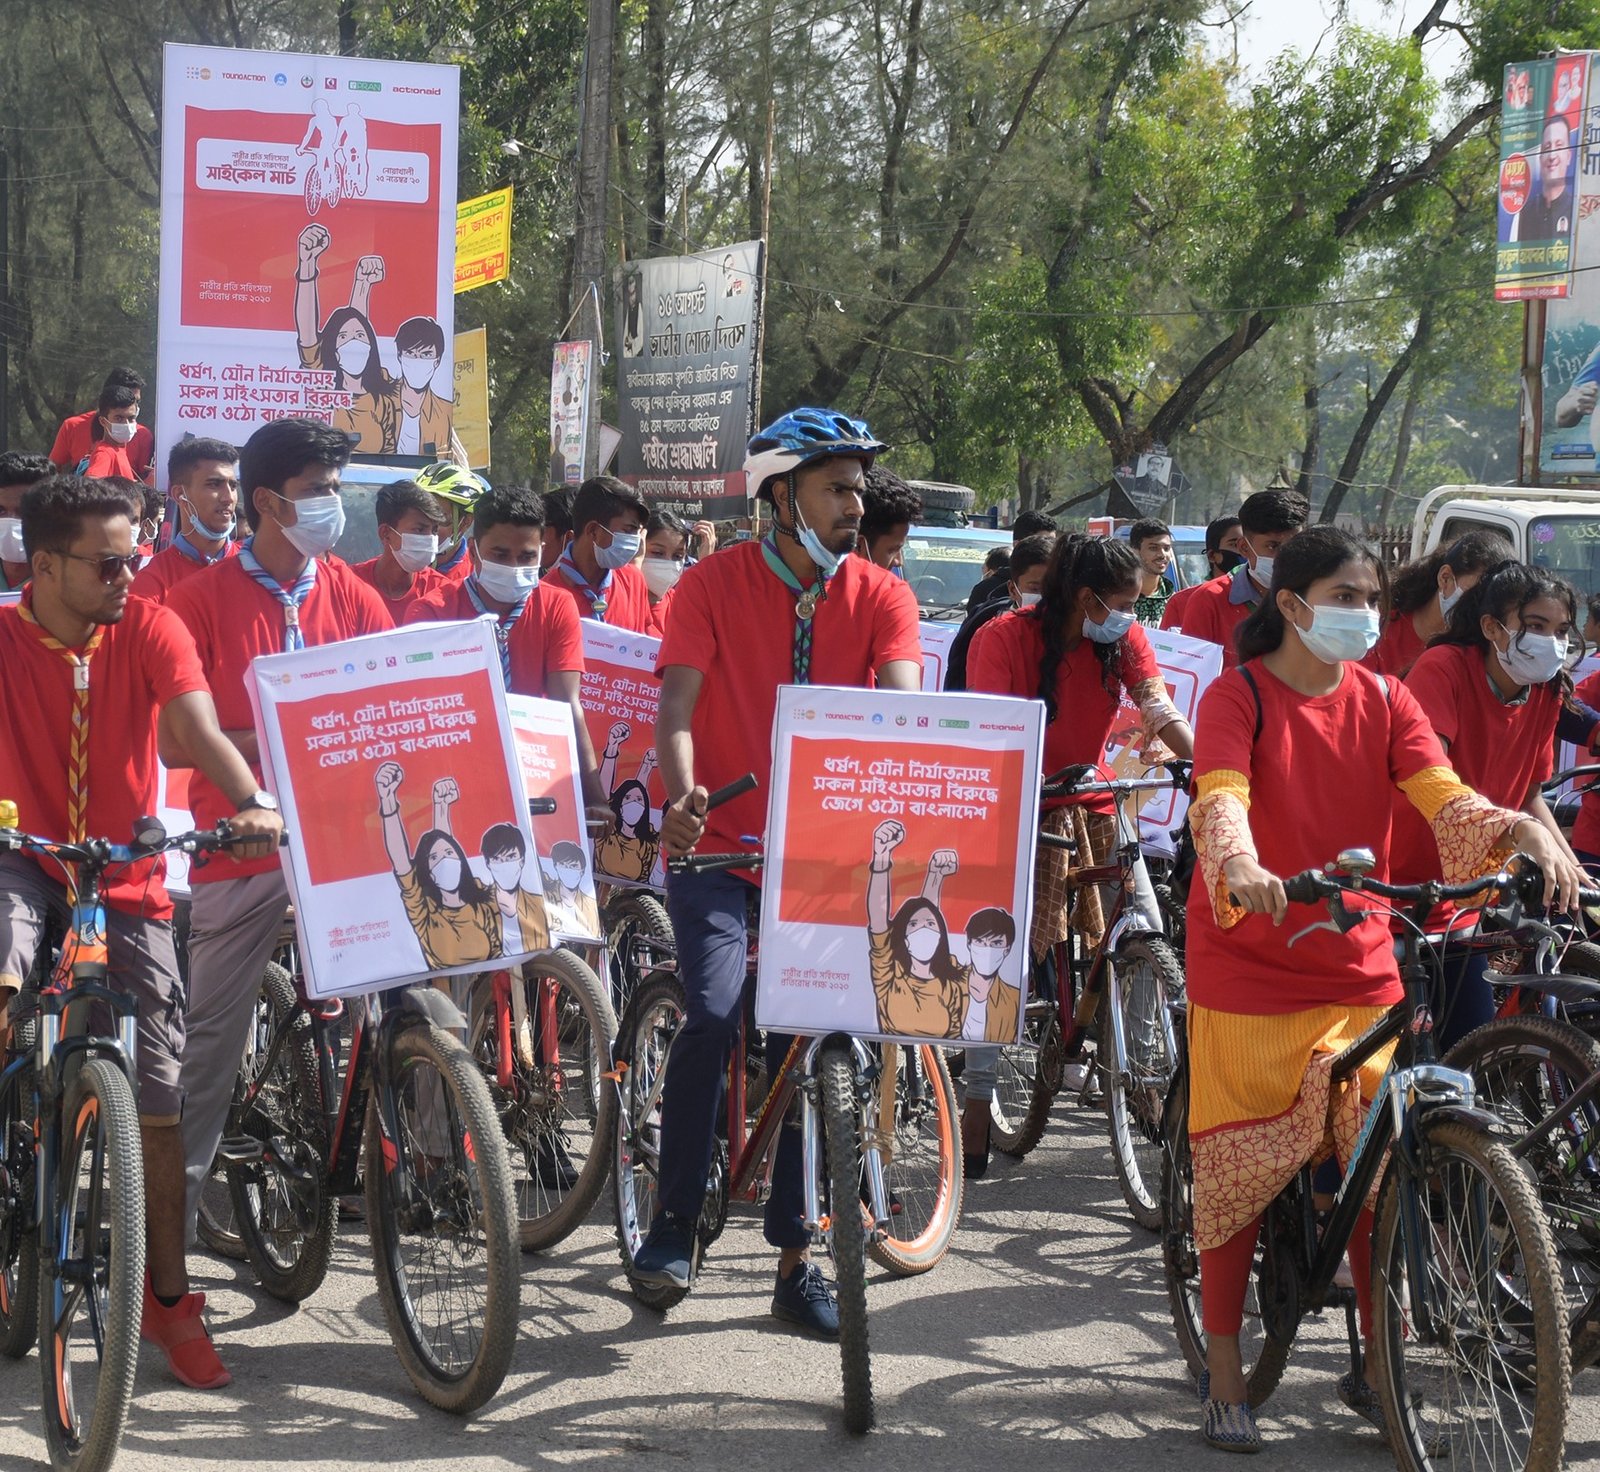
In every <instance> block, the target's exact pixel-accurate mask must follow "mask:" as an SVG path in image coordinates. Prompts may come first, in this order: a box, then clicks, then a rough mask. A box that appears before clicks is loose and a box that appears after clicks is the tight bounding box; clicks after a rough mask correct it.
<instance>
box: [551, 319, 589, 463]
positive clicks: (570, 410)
mask: <svg viewBox="0 0 1600 1472" xmlns="http://www.w3.org/2000/svg"><path fill="white" fill-rule="evenodd" d="M589 354H590V344H589V343H588V342H587V341H579V342H558V343H557V344H556V345H555V350H554V352H553V353H552V354H551V359H550V479H551V480H553V481H555V482H556V483H557V484H558V485H569V486H575V485H580V484H582V482H583V459H584V454H585V452H586V451H587V449H588V446H589Z"/></svg>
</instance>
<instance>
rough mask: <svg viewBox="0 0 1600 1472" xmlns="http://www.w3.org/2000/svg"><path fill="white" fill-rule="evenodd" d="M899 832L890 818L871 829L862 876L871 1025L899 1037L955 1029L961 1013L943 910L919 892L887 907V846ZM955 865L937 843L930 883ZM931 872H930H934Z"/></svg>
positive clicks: (959, 982)
mask: <svg viewBox="0 0 1600 1472" xmlns="http://www.w3.org/2000/svg"><path fill="white" fill-rule="evenodd" d="M905 839H906V830H905V827H904V825H903V824H901V823H897V822H895V821H894V820H893V819H892V818H891V819H889V820H888V821H887V822H883V823H880V824H878V826H877V829H876V830H875V831H874V832H873V835H872V869H871V876H870V877H869V878H868V880H867V943H868V950H869V954H870V956H871V963H872V991H873V994H874V996H875V997H876V999H877V1003H878V1030H879V1031H880V1032H885V1033H897V1034H900V1035H903V1036H906V1037H959V1036H960V1035H961V1024H962V1020H963V1018H964V1016H965V1014H966V983H965V977H964V973H963V971H962V968H961V967H960V966H958V965H957V964H956V960H955V958H954V957H953V956H952V955H951V954H950V932H949V929H948V927H947V926H946V925H945V922H944V916H943V915H942V914H941V913H940V911H939V907H938V905H937V904H935V903H934V901H933V900H931V899H930V898H928V895H927V893H926V892H924V893H923V894H920V895H918V896H917V897H916V898H914V899H909V900H907V901H906V902H905V903H904V904H903V905H901V906H900V908H899V910H898V911H896V912H895V915H894V917H893V919H891V918H890V915H889V906H890V893H889V876H890V870H891V869H892V868H893V867H894V857H893V855H894V851H895V849H897V848H898V847H899V846H900V845H901V844H902V843H904V842H905ZM954 871H955V855H954V854H953V853H951V852H950V851H949V850H947V849H945V850H940V852H939V853H936V854H935V855H934V856H933V859H932V861H931V862H930V864H929V871H928V872H929V884H930V885H932V886H934V887H935V889H936V888H937V880H942V878H943V876H944V875H945V874H947V873H953V872H954ZM936 876H937V878H936Z"/></svg>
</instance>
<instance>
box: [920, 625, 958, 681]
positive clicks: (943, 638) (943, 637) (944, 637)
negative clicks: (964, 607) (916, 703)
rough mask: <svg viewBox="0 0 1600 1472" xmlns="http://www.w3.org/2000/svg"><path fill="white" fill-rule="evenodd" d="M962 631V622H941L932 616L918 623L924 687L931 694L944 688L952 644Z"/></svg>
mask: <svg viewBox="0 0 1600 1472" xmlns="http://www.w3.org/2000/svg"><path fill="white" fill-rule="evenodd" d="M960 632H961V625H960V624H944V623H939V622H938V621H937V620H935V619H931V618H925V619H923V620H922V622H921V623H920V624H918V625H917V633H918V634H919V636H920V637H921V639H922V688H923V689H924V690H926V691H927V692H928V693H929V694H930V695H931V694H932V693H933V692H934V691H937V690H943V689H944V676H945V671H946V670H947V669H949V667H950V646H951V645H952V644H954V643H955V642H956V635H957V634H959V633H960Z"/></svg>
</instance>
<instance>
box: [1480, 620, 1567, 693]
mask: <svg viewBox="0 0 1600 1472" xmlns="http://www.w3.org/2000/svg"><path fill="white" fill-rule="evenodd" d="M1500 627H1501V628H1502V629H1506V626H1505V625H1504V624H1501V625H1500ZM1506 634H1507V636H1508V637H1510V639H1511V642H1510V644H1509V645H1507V647H1506V649H1505V650H1504V652H1502V651H1501V650H1498V649H1497V650H1495V658H1496V659H1498V660H1499V661H1500V668H1501V669H1503V670H1504V671H1505V672H1506V673H1507V674H1508V675H1510V676H1511V678H1512V679H1513V680H1515V681H1516V682H1517V684H1519V685H1543V684H1544V683H1545V682H1546V681H1548V680H1553V679H1555V677H1556V676H1557V675H1559V674H1560V673H1561V671H1562V669H1563V668H1565V666H1566V663H1567V641H1566V640H1565V639H1558V638H1556V636H1555V635H1554V634H1528V633H1522V634H1514V635H1513V634H1512V633H1511V630H1510V629H1506Z"/></svg>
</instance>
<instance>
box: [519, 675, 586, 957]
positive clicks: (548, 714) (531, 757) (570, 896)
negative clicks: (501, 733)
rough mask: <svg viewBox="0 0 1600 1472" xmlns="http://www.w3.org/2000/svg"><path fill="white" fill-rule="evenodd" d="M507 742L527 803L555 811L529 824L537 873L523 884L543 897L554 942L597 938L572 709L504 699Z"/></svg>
mask: <svg viewBox="0 0 1600 1472" xmlns="http://www.w3.org/2000/svg"><path fill="white" fill-rule="evenodd" d="M506 709H507V711H508V712H509V714H510V718H511V737H512V741H513V743H514V744H515V746H516V750H517V764H518V766H519V767H520V768H521V770H522V785H523V790H524V791H525V792H526V793H527V795H528V796H529V797H530V798H554V799H555V804H556V810H555V812H553V813H541V814H539V815H538V816H537V817H535V818H534V819H533V844H534V852H535V853H536V854H537V855H538V859H537V864H536V872H535V871H534V870H530V871H529V872H528V877H527V879H526V880H525V882H526V883H530V884H537V885H538V886H539V887H540V889H541V890H542V891H543V894H544V903H545V914H546V916H547V917H548V920H549V924H550V933H551V935H553V936H554V937H555V938H556V939H557V940H567V941H591V940H598V939H599V937H600V903H599V900H598V899H597V898H596V895H595V874H594V853H593V850H592V848H591V846H590V843H589V830H588V827H587V826H586V824H585V822H584V818H585V813H584V804H583V779H582V776H581V775H580V773H579V771H578V743H577V740H576V738H575V737H574V736H573V732H572V707H571V706H569V705H567V704H565V703H564V702H562V701H559V700H536V699H534V698H533V697H532V696H530V695H508V696H507V697H506Z"/></svg>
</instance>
